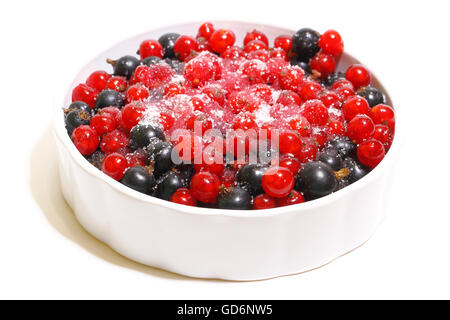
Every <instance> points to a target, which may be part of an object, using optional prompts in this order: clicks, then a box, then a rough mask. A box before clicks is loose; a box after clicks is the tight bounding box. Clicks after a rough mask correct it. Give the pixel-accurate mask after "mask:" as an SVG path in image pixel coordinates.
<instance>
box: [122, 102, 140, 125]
mask: <svg viewBox="0 0 450 320" xmlns="http://www.w3.org/2000/svg"><path fill="white" fill-rule="evenodd" d="M144 112H145V106H144V105H141V104H135V103H130V104H127V105H126V106H125V107H124V108H123V109H122V122H123V124H124V126H125V128H127V129H128V130H131V128H133V127H134V126H135V125H137V124H138V122H139V120H141V119H142V117H143V115H144Z"/></svg>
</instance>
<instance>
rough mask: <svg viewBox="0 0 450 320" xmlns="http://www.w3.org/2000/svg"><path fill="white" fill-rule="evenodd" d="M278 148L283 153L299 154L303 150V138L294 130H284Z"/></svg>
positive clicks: (279, 138)
mask: <svg viewBox="0 0 450 320" xmlns="http://www.w3.org/2000/svg"><path fill="white" fill-rule="evenodd" d="M278 140H279V143H278V144H279V146H278V149H279V150H280V152H281V153H283V154H286V153H291V154H298V153H299V152H300V151H301V150H302V140H301V139H300V137H299V136H298V135H297V133H296V132H293V131H283V132H281V133H280V135H279V137H278Z"/></svg>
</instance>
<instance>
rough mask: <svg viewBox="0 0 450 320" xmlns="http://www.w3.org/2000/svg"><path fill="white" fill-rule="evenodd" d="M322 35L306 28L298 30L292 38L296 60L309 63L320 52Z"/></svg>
mask: <svg viewBox="0 0 450 320" xmlns="http://www.w3.org/2000/svg"><path fill="white" fill-rule="evenodd" d="M319 38H320V34H319V33H318V32H317V31H314V30H312V29H308V28H304V29H300V30H298V31H297V32H296V33H295V34H294V35H293V36H292V51H293V52H294V53H295V56H296V59H297V60H299V61H305V62H308V61H309V59H311V58H312V57H314V55H315V54H316V53H317V52H319V50H320V47H319Z"/></svg>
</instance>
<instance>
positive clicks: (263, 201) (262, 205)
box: [253, 193, 277, 210]
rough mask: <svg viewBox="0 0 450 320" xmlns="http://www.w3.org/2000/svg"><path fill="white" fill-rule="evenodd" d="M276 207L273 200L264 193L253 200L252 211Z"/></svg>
mask: <svg viewBox="0 0 450 320" xmlns="http://www.w3.org/2000/svg"><path fill="white" fill-rule="evenodd" d="M276 206H277V203H276V200H275V198H273V197H271V196H269V195H268V194H266V193H262V194H259V195H257V196H256V197H255V198H254V199H253V209H255V210H263V209H271V208H275V207H276Z"/></svg>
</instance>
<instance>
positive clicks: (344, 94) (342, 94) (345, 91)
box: [335, 87, 356, 102]
mask: <svg viewBox="0 0 450 320" xmlns="http://www.w3.org/2000/svg"><path fill="white" fill-rule="evenodd" d="M335 92H336V94H337V95H338V97H339V100H340V101H341V102H344V101H345V100H347V99H348V98H350V97H354V96H355V94H356V93H355V91H354V90H353V89H352V88H349V87H341V88H339V89H336V90H335Z"/></svg>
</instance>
